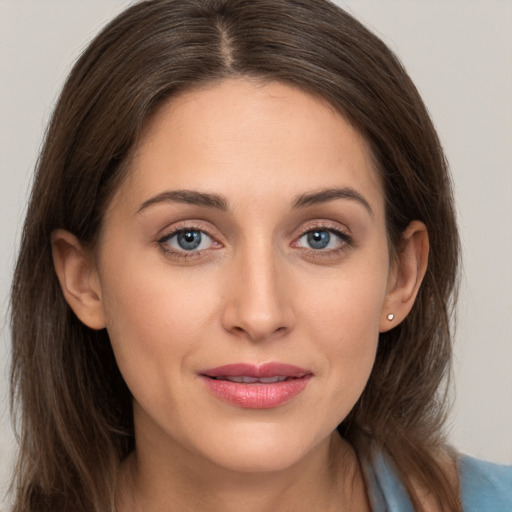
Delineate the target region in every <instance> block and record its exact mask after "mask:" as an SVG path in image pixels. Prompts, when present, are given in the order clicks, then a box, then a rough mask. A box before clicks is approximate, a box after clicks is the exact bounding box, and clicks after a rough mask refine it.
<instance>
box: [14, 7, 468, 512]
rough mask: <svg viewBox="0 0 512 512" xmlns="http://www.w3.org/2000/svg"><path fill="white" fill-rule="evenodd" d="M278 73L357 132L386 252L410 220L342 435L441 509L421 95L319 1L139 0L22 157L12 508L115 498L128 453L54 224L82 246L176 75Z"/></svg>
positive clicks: (119, 411)
mask: <svg viewBox="0 0 512 512" xmlns="http://www.w3.org/2000/svg"><path fill="white" fill-rule="evenodd" d="M236 76H256V77H261V78H264V79H268V80H277V81H282V82H286V83H289V84H293V85H295V86H297V87H299V88H302V89H303V90H305V91H308V92H310V93H312V94H315V95H319V96H321V97H323V98H325V99H326V100H327V101H329V102H330V103H331V104H332V105H333V106H334V107H335V108H336V109H338V110H339V111H340V112H341V113H342V114H343V115H344V116H345V117H346V118H347V119H348V120H349V121H350V122H351V123H352V124H353V125H354V126H355V127H356V128H357V129H358V130H359V131H360V132H361V133H362V134H363V135H364V137H365V138H366V140H367V142H368V144H369V147H370V149H371V153H372V157H373V159H374V162H375V167H376V169H377V170H378V172H379V173H380V174H381V175H382V180H383V183H384V189H385V194H386V198H387V204H386V209H387V212H386V214H387V229H388V236H389V240H390V247H391V248H392V251H393V250H395V251H398V250H400V240H401V234H402V233H403V231H404V229H405V227H406V226H407V225H408V223H409V222H410V221H411V220H414V219H417V220H421V221H423V222H424V223H425V224H426V226H427V228H428V233H429V239H430V247H431V253H430V257H429V264H428V271H427V274H426V276H425V279H424V282H423V284H422V286H421V289H420V292H419V296H418V298H417V300H416V303H415V305H414V307H413V310H412V311H411V313H410V314H409V316H408V317H407V318H406V319H405V320H404V321H403V322H402V323H401V324H400V325H398V326H397V327H396V328H394V329H392V330H391V331H389V332H387V333H384V334H382V335H381V336H380V340H379V347H378V353H377V359H376V362H375V366H374V369H373V372H372V374H371V377H370V380H369V382H368V384H367V386H366V389H365V390H364V392H363V394H362V396H361V398H360V399H359V401H358V402H357V404H356V406H355V407H354V409H353V410H352V412H351V413H350V414H349V416H348V417H347V418H346V419H345V420H344V421H343V422H342V423H341V425H340V426H339V430H340V432H341V434H342V435H343V436H344V437H345V438H346V439H347V440H348V441H349V442H351V443H352V444H353V445H354V446H355V447H356V449H357V450H358V451H359V452H360V453H366V454H367V455H368V456H371V446H375V445H377V446H379V447H380V448H381V449H382V450H384V451H385V452H387V453H388V454H389V455H390V456H391V457H392V458H393V459H394V462H395V463H396V466H397V468H398V470H399V472H400V474H401V476H402V478H403V479H404V482H405V484H406V487H407V488H408V490H409V493H410V494H411V497H412V499H413V502H414V504H415V507H416V508H417V510H421V505H420V503H419V500H418V497H417V495H416V492H415V486H414V485H413V483H412V482H413V481H414V482H419V483H420V484H421V485H423V486H424V487H425V488H427V489H428V490H429V491H430V492H431V493H432V495H433V496H434V497H435V498H436V499H437V502H438V504H439V508H440V509H442V510H447V511H452V512H455V511H458V510H460V505H458V498H457V490H456V489H455V488H453V486H451V485H450V484H449V483H448V478H447V477H446V475H445V471H444V469H443V467H441V465H440V464H439V462H438V461H437V459H436V457H435V456H434V455H433V454H434V453H435V452H436V450H437V449H439V448H440V447H442V446H443V435H442V426H443V419H444V413H445V402H446V396H445V389H446V387H445V385H443V383H445V382H446V377H447V376H448V375H449V369H450V358H451V336H450V318H451V314H452V309H453V302H454V297H455V291H456V285H457V266H458V254H459V239H458V235H457V228H456V224H455V218H454V209H453V201H452V192H451V184H450V178H449V175H448V172H447V166H446V162H445V158H444V155H443V152H442V149H441V146H440V143H439V140H438V138H437V135H436V132H435V130H434V128H433V126H432V123H431V120H430V118H429V115H428V113H427V110H426V108H425V106H424V104H423V102H422V100H421V98H420V96H419V94H418V92H417V90H416V88H415V87H414V85H413V83H412V82H411V80H410V79H409V77H408V75H407V74H406V72H405V71H404V69H403V67H402V66H401V64H400V63H399V61H398V60H397V58H396V57H395V56H394V55H393V53H392V52H391V51H390V50H389V49H388V48H387V47H386V46H385V45H384V44H383V43H382V42H381V41H380V40H379V39H378V38H377V37H375V36H374V35H373V34H371V33H370V32H369V31H368V30H367V29H366V28H365V27H363V26H362V25H361V24H360V23H359V22H358V21H356V20H355V19H354V18H352V17H351V16H350V15H348V14H347V13H346V12H344V11H343V10H341V9H339V8H338V7H336V6H335V5H333V4H331V3H330V2H328V1H327V0H149V1H143V2H140V3H137V4H136V5H134V6H132V7H130V8H129V9H127V10H126V11H125V12H123V13H122V14H121V15H120V16H118V17H117V18H116V19H115V20H113V21H112V22H111V23H110V24H109V25H108V26H107V27H106V28H105V29H104V30H103V31H102V32H101V33H100V34H99V35H98V36H97V37H96V38H95V39H94V40H93V42H92V43H91V44H90V45H89V47H88V48H87V49H86V51H85V52H84V53H83V55H82V56H81V57H80V58H79V60H78V62H77V63H76V65H75V66H74V68H73V70H72V71H71V74H70V76H69V77H68V80H67V82H66V84H65V86H64V89H63V91H62V94H61V96H60V98H59V101H58V103H57V106H56V108H55V111H54V113H53V117H52V120H51V123H50V125H49V128H48V131H47V134H46V138H45V143H44V146H43V149H42V152H41V154H40V158H39V161H38V164H37V170H36V176H35V181H34V186H33V190H32V194H31V198H30V204H29V207H28V213H27V217H26V222H25V226H24V231H23V236H22V241H21V248H20V253H19V258H18V261H17V266H16V271H15V276H14V281H13V286H12V300H11V312H12V317H11V318H12V319H11V326H12V342H13V350H12V354H13V355H12V357H13V359H12V373H11V385H12V398H11V407H12V409H13V411H14V412H16V413H17V416H18V420H19V439H20V451H19V457H18V462H17V466H16V470H15V478H14V481H13V482H14V490H15V506H14V511H15V512H22V511H23V512H36V511H37V512H46V511H48V512H50V511H52V512H54V511H56V510H59V511H63V512H66V511H74V512H80V511H83V512H90V511H91V510H95V511H98V512H106V511H111V510H114V491H115V485H116V471H117V468H118V466H119V463H120V461H121V460H123V458H124V457H126V455H127V454H128V453H129V452H130V451H131V450H133V446H134V437H133V436H134V434H133V419H132V412H131V395H130V392H129V390H128V389H127V387H126V385H125V383H124V381H123V379H122V377H121V375H120V372H119V370H118V368H117V365H116V362H115V359H114V355H113V353H112V349H111V346H110V342H109V338H108V335H107V332H106V331H105V330H101V331H94V330H91V329H89V328H87V327H85V326H84V325H83V324H81V323H80V321H79V320H78V319H77V318H76V317H75V315H74V314H73V313H72V311H71V310H70V308H69V307H68V305H67V304H66V302H65V300H64V298H63V295H62V293H61V290H60V287H59V284H58V281H57V278H56V275H55V272H54V269H53V263H52V256H51V244H50V236H51V233H52V231H53V230H54V229H56V228H64V229H67V230H69V231H70V232H72V233H74V234H75V235H76V236H77V237H78V238H79V239H80V240H81V241H82V242H83V243H84V244H90V245H91V246H94V244H95V242H96V240H97V237H98V233H99V232H100V229H101V222H102V216H103V212H104V211H105V208H106V206H107V205H108V202H109V199H110V198H111V196H112V194H113V192H114V191H115V189H116V187H117V185H118V184H119V182H120V180H121V179H122V177H123V175H124V174H125V173H126V170H127V167H128V166H127V165H126V163H127V159H128V156H129V154H130V150H131V149H132V148H133V147H134V145H135V144H136V141H137V138H138V136H139V134H140V132H141V129H142V127H143V126H144V124H145V122H146V120H147V119H148V116H150V115H151V114H152V113H153V112H154V111H155V109H157V108H158V106H159V105H160V104H162V102H163V101H165V100H166V99H167V98H169V97H170V96H172V95H173V94H175V93H177V92H178V91H181V90H183V89H186V88H190V87H193V86H196V85H200V84H202V83H208V82H212V81H215V80H219V79H222V78H226V77H236Z"/></svg>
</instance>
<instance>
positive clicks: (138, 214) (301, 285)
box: [96, 79, 390, 471]
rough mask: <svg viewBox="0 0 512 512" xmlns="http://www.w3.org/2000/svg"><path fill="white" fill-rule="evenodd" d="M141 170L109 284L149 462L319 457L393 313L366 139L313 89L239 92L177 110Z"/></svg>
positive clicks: (102, 281)
mask: <svg viewBox="0 0 512 512" xmlns="http://www.w3.org/2000/svg"><path fill="white" fill-rule="evenodd" d="M130 165H131V169H130V171H129V175H128V177H127V178H126V180H125V181H124V182H123V184H122V185H121V186H120V188H119V190H118V191H117V193H116V195H115V197H114V198H113V200H112V202H111V205H110V207H109V209H108V211H107V213H106V216H105V220H104V225H103V229H102V233H101V237H100V245H99V251H98V256H97V267H96V269H97V273H96V278H97V286H98V296H99V298H100V301H101V304H102V308H103V314H104V319H105V324H106V326H107V329H108V333H109V335H110V339H111V341H112V346H113V349H114V352H115V355H116V358H117V362H118V364H119V368H120V370H121V372H122V374H123V376H124V378H125V380H126V383H127V385H128V387H129V388H130V390H131V392H132V394H133V397H134V417H135V425H136V439H137V449H138V451H139V452H140V453H142V452H144V453H146V454H147V456H149V457H156V458H158V457H167V458H168V457H169V456H170V455H172V456H173V457H175V460H187V461H203V462H204V461H209V462H212V463H214V464H215V465H217V466H222V467H224V468H228V469H235V470H244V471H253V470H256V471H266V470H278V469H282V468H285V467H289V466H291V465H293V464H295V463H296V462H297V461H299V460H301V459H303V458H304V457H306V456H308V455H310V454H312V453H314V452H315V449H319V447H321V446H324V445H325V443H327V442H328V440H329V438H330V435H331V434H332V432H333V430H334V429H335V428H336V426H337V425H338V424H339V423H340V422H341V421H342V420H343V418H345V416H346V415H347V414H348V412H349V411H350V410H351V409H352V407H353V406H354V404H355V403H356V401H357V399H358V398H359V396H360V395H361V393H362V391H363V388H364V387H365V384H366V382H367V380H368V377H369V375H370V372H371V369H372V365H373V362H374V358H375V351H376V348H377V340H378V333H379V329H381V328H382V326H383V325H384V324H385V322H386V320H385V317H386V315H387V314H388V313H390V311H387V310H386V306H385V303H386V296H387V292H388V280H389V275H390V262H389V251H388V245H387V239H386V229H385V219H384V199H383V194H382V188H381V184H380V182H379V178H378V176H377V174H376V172H375V170H374V168H373V166H372V163H371V159H370V157H369V154H368V151H367V149H366V146H365V142H364V140H363V139H362V138H361V136H360V135H359V134H358V133H357V132H356V131H355V130H354V129H353V128H352V127H351V126H350V124H348V123H347V121H345V119H344V118H343V117H341V116H340V115H339V114H338V113H336V112H335V111H334V109H333V108H332V107H331V106H329V105H328V104H326V103H325V102H324V101H322V100H319V99H318V98H315V97H313V96H311V95H308V94H306V93H304V92H301V91H300V90H298V89H295V88H293V87H291V86H288V85H283V84H281V83H264V82H261V81H259V82H256V81H248V80H245V79H240V80H226V81H223V82H220V83H216V84H214V85H211V86H208V87H204V88H201V89H196V90H193V91H189V92H186V93H182V94H181V95H179V96H177V97H175V98H173V99H172V100H171V101H169V102H168V103H166V104H165V105H164V106H163V107H162V108H161V109H160V110H159V111H158V112H157V113H156V115H155V116H154V117H153V118H152V119H151V121H150V122H149V123H148V125H147V127H146V129H145V130H144V132H143V134H142V138H141V139H140V142H139V143H138V146H137V147H136V151H135V154H134V158H133V160H132V161H131V163H130ZM226 365H228V366H227V367H226ZM281 365H285V366H281ZM286 365H291V366H286ZM261 379H263V380H261ZM283 379H284V380H283ZM180 454H181V455H185V456H184V457H181V455H180ZM180 457H181V458H180Z"/></svg>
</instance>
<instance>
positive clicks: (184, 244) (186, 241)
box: [177, 231, 201, 251]
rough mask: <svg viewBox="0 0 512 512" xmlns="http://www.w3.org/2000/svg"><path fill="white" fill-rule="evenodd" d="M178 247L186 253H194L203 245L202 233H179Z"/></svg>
mask: <svg viewBox="0 0 512 512" xmlns="http://www.w3.org/2000/svg"><path fill="white" fill-rule="evenodd" d="M177 241H178V245H179V246H180V247H181V248H182V249H183V250H185V251H192V250H193V249H196V248H197V247H199V245H200V244H201V232H200V231H181V232H180V233H178V238H177Z"/></svg>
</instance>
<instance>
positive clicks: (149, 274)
mask: <svg viewBox="0 0 512 512" xmlns="http://www.w3.org/2000/svg"><path fill="white" fill-rule="evenodd" d="M105 276H108V278H107V279H106V280H105V281H104V286H103V289H102V292H103V294H102V300H103V301H104V307H105V312H106V318H107V330H108V333H109V336H110V340H111V343H112V346H113V349H114V353H115V355H116V359H117V362H118V365H119V368H120V370H121V372H122V374H123V376H124V378H125V380H126V382H127V384H128V386H129V387H130V388H131V387H132V386H133V385H135V386H138V385H139V383H137V380H140V379H141V375H142V373H144V374H145V376H144V377H143V379H144V381H146V382H147V383H148V386H149V385H150V384H151V385H155V386H156V384H157V382H158V381H159V380H161V381H162V382H164V381H166V379H168V376H169V373H170V372H172V370H177V369H179V367H180V366H182V365H183V364H185V363H186V361H187V358H188V357H189V356H190V355H192V354H194V352H195V351H197V348H198V345H199V344H200V341H201V340H203V339H205V338H207V336H208V332H207V330H208V329H209V328H210V327H211V325H212V321H213V316H214V307H215V306H214V305H215V303H216V300H215V296H216V292H215V290H214V288H213V287H212V286H204V278H203V279H200V278H199V277H198V278H197V279H194V280H192V281H191V280H190V279H189V278H188V277H187V276H186V275H185V273H183V272H182V273H181V275H179V274H176V273H171V272H169V270H168V269H167V271H166V269H165V268H164V269H162V268H161V267H160V266H158V265H155V263H154V262H152V264H151V265H144V264H142V265H140V264H139V265H135V264H130V262H125V264H124V265H123V266H122V270H121V269H120V268H119V266H118V267H117V268H116V267H112V268H110V269H109V268H106V269H105ZM200 286H201V287H200ZM174 374H175V375H176V374H177V372H175V373H174ZM154 389H158V387H155V388H154ZM132 391H135V390H132Z"/></svg>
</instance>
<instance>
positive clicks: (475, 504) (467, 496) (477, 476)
mask: <svg viewBox="0 0 512 512" xmlns="http://www.w3.org/2000/svg"><path fill="white" fill-rule="evenodd" d="M459 478H460V490H461V500H462V506H463V510H464V512H481V511H486V512H512V466H502V465H500V464H493V463H491V462H486V461H483V460H478V459H474V458H473V457H469V456H467V455H461V456H460V457H459Z"/></svg>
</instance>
